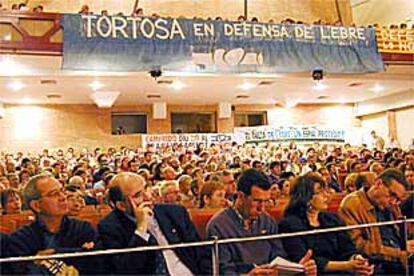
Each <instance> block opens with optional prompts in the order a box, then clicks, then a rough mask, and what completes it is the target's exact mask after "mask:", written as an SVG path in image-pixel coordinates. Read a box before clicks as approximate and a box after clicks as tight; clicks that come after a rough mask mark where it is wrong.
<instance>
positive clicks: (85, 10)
mask: <svg viewBox="0 0 414 276" xmlns="http://www.w3.org/2000/svg"><path fill="white" fill-rule="evenodd" d="M28 2H29V1H28V0H26V1H25V2H21V3H15V4H13V5H12V6H11V7H10V10H11V11H19V12H30V11H31V12H34V13H42V12H44V6H43V5H36V6H34V7H33V8H32V9H30V8H29V7H28ZM0 11H7V8H6V7H3V5H2V3H1V2H0ZM78 13H79V14H84V15H88V14H94V12H93V11H91V9H90V7H89V5H86V4H85V5H82V6H81V8H80V9H79V12H78ZM100 15H102V16H110V15H116V16H126V15H129V14H124V13H122V12H115V13H113V14H110V13H109V11H108V10H101V11H100ZM130 15H131V16H134V17H140V16H149V15H145V14H144V10H143V9H142V8H136V9H135V10H133V12H132V13H131V14H130ZM151 17H154V18H157V17H160V15H159V14H157V13H153V14H151ZM179 17H180V18H184V16H179ZM193 19H195V20H215V21H223V20H224V21H232V20H236V21H239V22H246V21H248V22H251V23H257V22H261V23H270V24H274V23H280V24H286V25H290V24H312V25H330V26H344V24H343V22H341V21H340V20H336V21H333V22H327V21H324V20H322V19H318V20H315V21H313V22H304V21H301V20H295V19H293V18H285V19H283V20H281V21H280V22H276V21H275V20H274V19H269V20H268V21H266V22H264V21H261V20H259V18H258V17H255V16H254V17H252V18H246V17H245V16H244V15H239V16H238V17H237V18H234V19H233V18H223V17H221V16H216V17H214V18H213V17H206V18H201V17H197V16H196V17H194V18H193ZM349 25H350V26H352V27H355V26H356V25H355V23H351V24H349ZM367 27H369V28H371V27H373V28H377V29H378V28H384V29H392V30H393V29H399V30H405V29H410V28H411V29H414V24H411V26H410V25H409V24H407V23H400V24H391V25H389V26H380V25H379V24H373V25H368V26H367Z"/></svg>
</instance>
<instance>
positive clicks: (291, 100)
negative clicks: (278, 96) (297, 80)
mask: <svg viewBox="0 0 414 276" xmlns="http://www.w3.org/2000/svg"><path fill="white" fill-rule="evenodd" d="M298 102H299V100H297V99H294V98H285V102H284V106H285V108H293V107H295V106H296V105H297V104H298Z"/></svg>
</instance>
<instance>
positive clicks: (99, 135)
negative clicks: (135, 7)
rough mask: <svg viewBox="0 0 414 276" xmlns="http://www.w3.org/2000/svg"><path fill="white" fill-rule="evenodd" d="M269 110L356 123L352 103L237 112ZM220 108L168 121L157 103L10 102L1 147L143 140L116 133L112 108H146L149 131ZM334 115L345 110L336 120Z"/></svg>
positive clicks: (299, 120)
mask: <svg viewBox="0 0 414 276" xmlns="http://www.w3.org/2000/svg"><path fill="white" fill-rule="evenodd" d="M258 110H264V111H267V113H268V122H269V124H275V125H289V124H296V125H306V124H332V123H336V124H340V125H341V126H354V125H355V124H357V121H356V120H355V119H354V118H353V115H352V106H350V105H349V106H342V105H340V106H337V105H336V106H335V105H303V106H298V107H296V108H292V109H285V108H282V107H278V106H274V105H239V106H236V111H258ZM180 111H181V112H183V111H185V112H216V114H217V111H218V107H217V106H216V105H205V106H184V105H170V106H168V107H167V119H165V120H164V119H161V120H155V119H153V118H152V106H151V105H142V106H121V107H114V108H113V109H98V108H97V107H95V106H94V105H38V106H26V105H5V116H4V118H2V119H0V150H5V149H6V150H9V151H24V152H27V151H40V150H42V149H43V148H51V149H56V148H66V147H69V146H72V147H75V148H78V149H79V148H83V147H89V148H93V147H96V146H101V147H109V146H115V147H118V146H122V145H125V146H129V147H136V146H138V145H140V144H141V136H140V135H125V136H116V135H111V112H145V113H147V114H148V133H169V132H171V122H170V114H171V112H180ZM334 114H341V116H340V117H336V119H334ZM217 130H218V132H231V131H233V116H232V117H231V118H229V119H218V118H217Z"/></svg>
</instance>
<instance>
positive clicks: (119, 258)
mask: <svg viewBox="0 0 414 276" xmlns="http://www.w3.org/2000/svg"><path fill="white" fill-rule="evenodd" d="M144 186H145V180H144V179H143V178H142V177H141V176H139V175H137V174H134V173H120V174H118V175H116V176H115V177H114V178H113V179H112V181H111V183H110V185H109V199H110V201H111V204H112V205H113V207H114V210H113V211H112V212H111V213H110V214H109V215H108V216H107V217H105V218H104V219H103V220H102V221H101V222H100V223H99V225H98V232H99V235H100V240H101V242H102V245H103V247H104V248H106V249H111V248H128V247H131V248H133V247H139V246H149V245H157V244H158V245H168V244H177V243H185V242H195V241H199V240H200V238H199V236H198V234H197V232H196V229H195V227H194V225H193V224H192V222H191V220H190V218H189V215H188V212H187V211H186V210H185V208H183V207H181V206H178V205H167V204H165V205H155V206H152V204H151V201H150V198H149V197H148V196H147V194H146V193H145V191H144ZM208 253H209V250H208V248H202V247H186V248H180V249H174V250H165V251H163V252H162V253H161V251H143V252H135V253H126V254H118V255H116V256H109V258H108V262H107V263H108V264H109V265H110V270H111V272H112V273H115V274H164V273H167V272H168V273H169V274H171V275H180V276H184V275H192V274H206V273H208V272H209V271H210V262H211V259H210V258H209V257H208ZM160 266H161V267H160Z"/></svg>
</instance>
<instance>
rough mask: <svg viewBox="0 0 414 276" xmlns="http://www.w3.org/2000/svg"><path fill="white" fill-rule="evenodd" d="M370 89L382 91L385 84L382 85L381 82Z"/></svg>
mask: <svg viewBox="0 0 414 276" xmlns="http://www.w3.org/2000/svg"><path fill="white" fill-rule="evenodd" d="M370 91H371V92H374V93H379V92H382V91H384V86H382V85H381V84H378V83H376V84H375V86H374V87H372V88H371V89H370Z"/></svg>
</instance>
